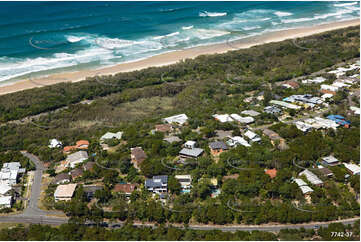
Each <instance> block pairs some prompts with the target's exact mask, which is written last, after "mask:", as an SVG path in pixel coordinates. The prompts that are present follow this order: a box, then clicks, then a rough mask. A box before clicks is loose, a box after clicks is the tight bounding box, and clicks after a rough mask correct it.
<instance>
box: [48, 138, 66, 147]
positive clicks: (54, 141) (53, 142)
mask: <svg viewBox="0 0 361 242" xmlns="http://www.w3.org/2000/svg"><path fill="white" fill-rule="evenodd" d="M62 146H63V144H62V143H61V142H60V141H59V140H57V139H51V140H49V146H48V147H49V148H61V147H62Z"/></svg>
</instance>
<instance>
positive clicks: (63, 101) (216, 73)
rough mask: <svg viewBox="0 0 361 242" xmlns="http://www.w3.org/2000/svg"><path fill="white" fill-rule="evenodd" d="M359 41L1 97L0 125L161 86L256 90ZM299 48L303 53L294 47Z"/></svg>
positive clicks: (286, 44) (328, 60) (326, 37)
mask: <svg viewBox="0 0 361 242" xmlns="http://www.w3.org/2000/svg"><path fill="white" fill-rule="evenodd" d="M359 35H360V34H359V28H358V27H350V28H347V29H340V30H335V31H330V32H326V33H323V34H319V35H313V36H310V37H305V38H301V39H299V40H298V41H297V45H295V44H294V43H293V42H292V41H288V40H286V41H282V42H279V43H270V44H265V45H261V46H256V47H253V48H249V49H243V50H237V51H230V52H228V53H225V54H218V55H207V56H199V57H198V58H195V59H193V60H185V61H183V62H180V63H177V64H174V65H171V66H166V67H156V68H147V69H145V70H141V71H134V72H129V73H119V74H116V75H113V76H102V77H98V78H96V77H92V78H88V79H87V80H86V81H82V82H77V83H71V84H70V83H60V84H56V85H52V86H47V87H41V88H35V89H31V90H25V91H21V92H17V93H12V94H8V95H3V96H1V98H0V121H2V122H4V121H8V120H15V119H21V118H23V117H26V116H29V115H34V114H38V113H41V112H46V111H51V110H54V109H57V108H59V107H63V106H66V105H69V104H73V103H77V102H80V101H82V100H84V99H95V98H97V97H103V96H106V95H109V94H111V93H117V92H120V91H123V90H125V89H129V88H140V87H145V86H150V85H158V84H161V83H164V82H175V81H177V82H178V81H186V82H187V81H194V80H208V79H215V80H219V81H224V80H225V79H226V78H232V77H233V75H236V76H237V80H235V81H241V82H242V83H244V84H249V86H250V87H252V86H253V87H258V86H259V84H260V83H262V82H277V81H282V80H286V79H289V78H291V77H294V76H301V75H305V74H309V73H312V72H315V71H318V70H320V69H322V68H325V67H329V66H331V65H333V64H336V63H339V62H341V61H344V60H348V59H351V58H356V57H358V56H359V42H360V38H359ZM300 45H301V46H302V47H304V48H299V47H297V46H300ZM335 50H337V51H335ZM122 101H124V99H122Z"/></svg>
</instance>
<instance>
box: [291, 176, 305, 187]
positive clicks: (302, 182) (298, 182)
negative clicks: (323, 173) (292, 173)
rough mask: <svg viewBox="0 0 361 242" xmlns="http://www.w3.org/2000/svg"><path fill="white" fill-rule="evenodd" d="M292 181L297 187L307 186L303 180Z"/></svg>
mask: <svg viewBox="0 0 361 242" xmlns="http://www.w3.org/2000/svg"><path fill="white" fill-rule="evenodd" d="M293 181H294V182H296V183H297V185H298V186H299V187H300V186H307V183H306V182H304V180H302V179H299V178H297V179H294V180H293Z"/></svg>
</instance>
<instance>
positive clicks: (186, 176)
mask: <svg viewBox="0 0 361 242" xmlns="http://www.w3.org/2000/svg"><path fill="white" fill-rule="evenodd" d="M174 177H175V179H190V180H192V176H191V175H175V176H174Z"/></svg>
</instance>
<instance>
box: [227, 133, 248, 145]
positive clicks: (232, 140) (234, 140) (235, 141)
mask: <svg viewBox="0 0 361 242" xmlns="http://www.w3.org/2000/svg"><path fill="white" fill-rule="evenodd" d="M227 144H229V145H230V146H234V145H235V146H237V145H243V146H246V147H250V146H251V145H250V144H248V142H247V140H245V139H243V138H242V137H241V136H234V137H229V140H228V141H227Z"/></svg>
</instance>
